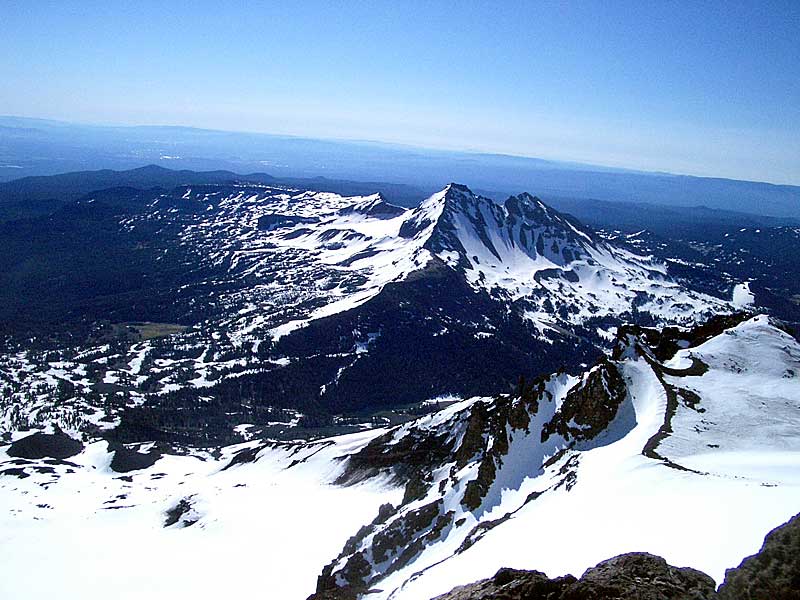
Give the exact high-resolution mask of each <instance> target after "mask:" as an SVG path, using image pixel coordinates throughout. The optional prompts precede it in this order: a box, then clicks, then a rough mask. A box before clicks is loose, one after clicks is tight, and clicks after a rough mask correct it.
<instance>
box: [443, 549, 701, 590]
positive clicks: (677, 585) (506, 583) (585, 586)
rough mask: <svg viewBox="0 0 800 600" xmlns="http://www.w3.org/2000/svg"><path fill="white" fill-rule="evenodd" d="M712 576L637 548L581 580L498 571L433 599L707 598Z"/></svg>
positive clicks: (588, 571)
mask: <svg viewBox="0 0 800 600" xmlns="http://www.w3.org/2000/svg"><path fill="white" fill-rule="evenodd" d="M714 588H715V584H714V580H713V579H711V577H709V576H708V575H706V574H705V573H701V572H700V571H696V570H695V569H689V568H682V569H679V568H677V567H673V566H671V565H669V564H667V561H666V560H664V559H663V558H661V557H659V556H653V555H652V554H646V553H642V552H635V553H631V554H623V555H620V556H617V557H614V558H611V559H609V560H606V561H603V562H601V563H600V564H598V565H597V566H596V567H593V568H591V569H589V570H587V571H586V573H584V574H583V577H581V579H580V580H576V579H575V578H574V577H572V576H571V575H567V576H564V577H558V578H556V579H549V578H548V577H547V576H546V575H545V574H544V573H540V572H539V571H519V570H515V569H500V570H499V571H498V572H497V573H496V574H495V576H494V577H492V578H491V579H484V580H483V581H479V582H477V583H473V584H470V585H465V586H461V587H457V588H455V589H454V590H452V591H451V592H449V593H447V594H444V595H442V596H437V597H436V598H435V599H434V600H670V599H673V598H674V599H676V600H678V599H680V600H711V599H713V598H716V592H715V591H714Z"/></svg>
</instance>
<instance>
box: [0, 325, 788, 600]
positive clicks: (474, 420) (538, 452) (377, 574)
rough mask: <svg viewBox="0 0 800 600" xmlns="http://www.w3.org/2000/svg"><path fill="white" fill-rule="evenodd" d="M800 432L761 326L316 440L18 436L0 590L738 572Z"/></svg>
mask: <svg viewBox="0 0 800 600" xmlns="http://www.w3.org/2000/svg"><path fill="white" fill-rule="evenodd" d="M798 431H800V343H798V341H797V340H796V339H794V338H793V337H792V336H791V335H789V334H787V333H786V332H784V331H783V330H782V329H781V328H780V326H779V324H777V323H773V322H771V321H770V320H769V319H768V318H767V317H765V316H759V317H754V318H749V319H748V318H743V317H736V318H732V317H724V318H716V319H714V320H712V321H710V322H709V323H706V324H704V325H703V326H701V327H699V328H695V329H691V330H681V329H677V328H667V329H663V330H657V329H642V328H639V327H634V326H631V327H625V328H621V329H620V331H619V333H618V337H617V341H616V343H615V348H614V352H613V354H612V355H611V356H609V357H607V358H602V359H600V360H599V361H598V362H597V364H595V365H594V366H593V367H591V368H587V369H586V370H584V371H583V372H581V373H576V374H573V375H570V374H567V373H564V372H561V373H556V374H552V375H547V376H544V377H541V378H538V379H536V380H531V381H528V382H521V383H520V385H519V388H518V390H517V392H516V393H514V394H511V395H499V396H496V397H494V398H472V399H468V400H464V401H461V402H458V403H454V404H452V405H450V406H448V407H447V408H446V409H444V410H442V411H439V412H436V413H433V414H430V415H427V416H424V417H421V418H419V419H417V420H414V421H411V422H408V423H405V424H403V425H400V426H396V427H392V428H379V429H374V430H369V431H364V432H362V433H359V434H354V435H348V436H343V437H334V438H327V439H321V440H317V441H313V442H291V443H278V442H268V441H257V440H254V441H251V442H247V443H243V444H239V445H236V446H230V447H225V448H221V449H217V450H215V451H208V452H206V451H199V450H187V451H184V452H182V453H176V452H175V451H174V450H168V449H167V448H166V447H164V446H163V445H155V444H144V445H139V446H127V447H123V446H120V445H115V444H109V442H107V441H104V440H98V439H89V440H86V441H84V442H80V441H77V440H74V439H72V440H71V441H70V440H69V439H67V438H66V436H65V434H63V433H60V432H58V431H53V430H50V431H49V432H48V433H46V434H44V435H43V434H34V435H33V436H31V435H30V434H29V433H24V432H15V433H14V434H13V436H12V437H13V442H14V443H12V444H10V445H9V444H6V445H5V446H3V447H2V449H1V450H0V460H2V463H0V506H2V507H3V511H2V523H1V524H0V531H2V532H3V534H2V536H3V543H2V544H0V565H2V567H0V570H2V574H3V577H0V595H2V596H3V597H45V596H48V595H55V594H58V596H59V597H62V598H78V597H80V598H82V599H91V598H99V597H107V596H108V593H109V590H110V589H114V595H115V597H118V598H138V597H141V596H142V595H150V596H152V595H153V594H154V593H155V594H156V595H158V596H166V595H168V594H171V595H174V596H180V597H193V598H218V597H220V595H226V596H227V595H240V594H241V595H248V596H249V595H252V594H253V593H262V594H267V595H268V596H270V597H280V598H284V599H286V600H292V599H293V598H296V599H302V598H306V597H307V596H308V595H309V594H312V593H315V594H316V595H315V598H318V599H323V598H326V599H327V598H356V597H358V598H361V597H363V598H376V599H389V598H392V599H393V600H416V599H422V600H428V599H429V598H432V597H433V596H435V595H437V594H441V593H445V592H447V591H449V590H450V589H451V588H453V587H454V586H456V585H459V584H464V583H469V582H471V581H474V580H476V579H480V578H483V577H489V576H491V575H493V574H494V573H495V571H497V569H498V568H499V567H514V568H525V569H538V570H541V571H544V572H545V573H547V575H549V576H551V577H553V576H558V575H562V574H565V573H572V574H574V575H576V576H577V575H580V574H581V573H582V572H583V570H584V569H586V568H587V567H590V566H593V565H594V564H596V563H597V562H599V561H600V560H602V559H605V558H608V557H609V556H612V555H614V554H617V553H622V552H630V551H637V552H642V551H645V552H651V553H654V554H658V555H661V556H663V557H664V558H666V559H667V560H668V561H669V562H670V563H671V564H676V565H681V566H692V567H695V568H698V569H701V570H703V571H705V572H707V573H708V574H710V575H711V576H712V577H714V578H715V579H716V580H717V582H720V581H721V580H722V577H723V574H724V569H725V568H726V567H730V566H734V565H736V564H738V563H739V561H740V560H741V559H742V558H743V557H744V556H746V555H749V554H753V553H754V552H755V551H757V550H758V548H759V547H760V545H761V540H762V539H763V536H764V534H765V533H767V531H769V530H770V529H772V528H773V527H775V526H776V525H779V524H781V523H783V522H784V521H786V520H787V519H788V518H789V517H790V516H792V515H793V514H795V513H796V512H797V510H798V509H797V507H798V505H799V504H800V479H799V478H798V473H800V468H799V467H800V435H798ZM123 540H124V543H121V541H123ZM32 565H36V566H35V567H32ZM41 565H47V573H48V576H47V577H41V576H35V574H34V573H33V572H32V569H36V570H37V571H36V572H39V569H40V566H41ZM326 565H327V566H326ZM318 576H319V577H318ZM315 586H316V592H314V588H315ZM367 592H369V593H367Z"/></svg>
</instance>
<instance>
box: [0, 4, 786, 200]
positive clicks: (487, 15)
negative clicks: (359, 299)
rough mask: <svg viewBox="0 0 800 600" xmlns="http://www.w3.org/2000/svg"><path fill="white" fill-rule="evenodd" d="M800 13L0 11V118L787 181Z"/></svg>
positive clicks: (574, 8) (760, 7)
mask: <svg viewBox="0 0 800 600" xmlns="http://www.w3.org/2000/svg"><path fill="white" fill-rule="evenodd" d="M799 31H800V2H798V1H797V0H790V1H787V2H767V1H753V2H713V1H710V0H709V1H702V2H666V1H664V2H655V1H652V2H650V1H646V0H640V1H638V2H561V3H550V2H534V1H530V2H519V3H517V2H492V3H489V2H444V1H442V2H419V3H418V2H412V1H405V2H378V1H376V2H356V1H351V2H342V3H339V2H333V1H330V2H311V1H306V2H274V3H266V2H265V3H235V2H191V3H179V2H170V1H159V2H150V1H146V0H145V1H142V2H130V3H128V2H115V1H107V2H97V3H93V2H90V1H83V2H74V3H73V2H67V1H64V2H53V3H48V2H35V1H31V2H15V1H9V0H6V1H5V2H3V3H2V4H0V56H3V60H0V79H1V80H2V81H3V85H1V86H0V114H14V115H23V116H33V117H47V118H55V119H64V120H72V121H81V122H93V123H115V124H179V125H191V126H198V127H209V128H218V129H231V130H239V131H260V132H268V133H281V134H294V135H302V136H311V137H335V138H354V139H372V140H382V141H389V142H400V143H406V144H414V145H421V146H427V147H434V148H448V149H459V150H479V151H490V152H502V153H509V154H520V155H526V156H537V157H542V158H551V159H561V160H574V161H583V162H591V163H596V164H603V165H611V166H623V167H630V168H637V169H646V170H663V171H672V172H679V173H689V174H698V175H716V176H725V177H734V178H740V179H756V180H764V181H772V182H778V183H795V184H800V34H798V32H799Z"/></svg>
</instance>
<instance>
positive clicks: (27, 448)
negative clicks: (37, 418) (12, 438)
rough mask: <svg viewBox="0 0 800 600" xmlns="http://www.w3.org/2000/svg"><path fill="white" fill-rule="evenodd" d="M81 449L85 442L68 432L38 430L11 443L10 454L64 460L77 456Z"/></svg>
mask: <svg viewBox="0 0 800 600" xmlns="http://www.w3.org/2000/svg"><path fill="white" fill-rule="evenodd" d="M81 450H83V444H82V443H81V442H79V441H78V440H75V439H73V438H71V437H69V436H68V435H67V434H66V433H62V432H60V431H59V432H56V433H41V432H37V433H34V434H32V435H29V436H27V437H24V438H22V439H19V440H17V441H16V442H14V443H13V444H11V447H10V448H9V449H8V455H9V456H13V457H15V458H27V459H29V460H35V459H39V458H55V459H59V460H64V459H65V458H69V457H70V456H75V455H76V454H78V453H80V451H81Z"/></svg>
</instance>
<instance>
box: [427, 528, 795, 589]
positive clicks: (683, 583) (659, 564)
mask: <svg viewBox="0 0 800 600" xmlns="http://www.w3.org/2000/svg"><path fill="white" fill-rule="evenodd" d="M715 587H716V586H715V585H714V580H713V579H712V578H711V577H709V576H708V575H706V574H705V573H703V572H702V571H698V570H696V569H691V568H678V567H673V566H672V565H669V564H667V561H666V560H664V559H663V558H661V557H660V556H654V555H652V554H647V553H643V552H635V553H630V554H622V555H620V556H616V557H614V558H611V559H609V560H606V561H603V562H601V563H600V564H598V565H597V566H596V567H593V568H591V569H588V570H587V571H586V572H585V573H584V574H583V576H582V577H581V578H580V579H576V578H575V577H573V576H571V575H566V576H564V577H558V578H556V579H550V578H548V577H547V576H546V575H545V574H544V573H540V572H539V571H523V570H516V569H500V570H499V571H498V572H497V573H496V574H495V576H494V577H492V578H490V579H484V580H482V581H478V582H476V583H472V584H469V585H464V586H460V587H457V588H455V589H454V590H452V591H451V592H449V593H447V594H444V595H442V596H437V597H436V598H435V599H434V600H594V599H598V600H599V599H601V598H602V599H607V600H634V599H635V600H668V599H673V598H674V599H676V600H677V599H681V600H683V599H686V600H714V599H716V600H762V599H764V600H766V599H769V600H794V599H797V598H800V515H797V516H795V517H794V518H793V519H791V520H790V521H789V522H788V523H786V524H785V525H782V526H780V527H778V528H776V529H774V530H773V531H771V532H770V533H769V534H767V536H766V538H765V539H764V545H763V546H762V548H761V551H760V552H759V553H758V554H756V555H754V556H750V557H748V558H745V559H744V560H743V561H742V564H741V565H739V567H737V568H735V569H729V570H728V571H727V572H726V574H725V581H724V583H723V584H722V585H721V586H720V588H719V591H717V590H716V589H715Z"/></svg>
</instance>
